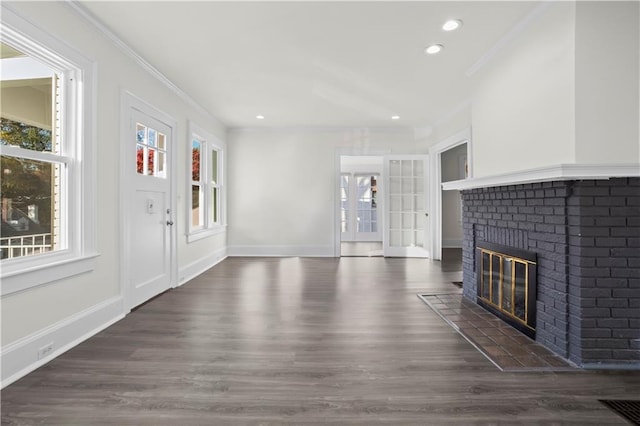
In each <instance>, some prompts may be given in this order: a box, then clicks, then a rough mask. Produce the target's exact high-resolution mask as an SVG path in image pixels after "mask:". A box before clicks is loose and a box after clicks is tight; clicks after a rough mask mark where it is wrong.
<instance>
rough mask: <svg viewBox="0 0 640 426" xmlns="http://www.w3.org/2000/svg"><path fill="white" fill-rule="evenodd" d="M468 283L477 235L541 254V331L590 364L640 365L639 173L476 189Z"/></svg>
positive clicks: (473, 282)
mask: <svg viewBox="0 0 640 426" xmlns="http://www.w3.org/2000/svg"><path fill="white" fill-rule="evenodd" d="M462 198H463V206H464V207H463V226H464V244H463V271H464V272H463V275H464V279H463V281H464V284H463V292H464V295H465V297H467V298H468V299H471V300H474V301H477V299H478V284H477V283H478V276H477V274H478V272H477V271H478V262H479V261H481V259H478V254H477V253H479V251H478V244H479V243H480V244H481V243H483V242H484V243H489V244H495V245H500V246H506V247H511V248H514V249H516V250H526V251H528V252H532V253H535V255H536V257H537V291H536V292H537V295H536V307H535V308H536V309H535V311H536V327H535V328H536V332H535V340H536V341H537V342H539V343H541V344H543V345H544V346H546V347H547V348H549V349H550V350H552V351H553V352H555V353H556V354H558V355H560V356H563V357H565V358H567V359H569V360H571V361H572V362H574V363H576V364H578V365H581V366H583V367H587V368H589V367H594V368H595V367H611V368H634V369H635V368H640V178H612V179H605V180H572V181H554V182H543V183H530V184H521V185H510V186H497V187H489V188H479V189H468V190H464V191H462Z"/></svg>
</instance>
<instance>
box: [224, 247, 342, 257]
mask: <svg viewBox="0 0 640 426" xmlns="http://www.w3.org/2000/svg"><path fill="white" fill-rule="evenodd" d="M227 254H228V255H229V256H234V257H243V256H247V257H291V256H295V257H334V254H333V246H229V247H228V248H227Z"/></svg>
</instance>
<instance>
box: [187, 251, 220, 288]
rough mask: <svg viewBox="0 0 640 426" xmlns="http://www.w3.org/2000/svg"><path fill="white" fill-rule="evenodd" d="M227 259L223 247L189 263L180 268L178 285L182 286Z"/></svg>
mask: <svg viewBox="0 0 640 426" xmlns="http://www.w3.org/2000/svg"><path fill="white" fill-rule="evenodd" d="M226 258H227V248H226V247H223V248H221V249H219V250H216V251H214V252H213V253H210V254H208V255H206V256H204V257H201V258H200V259H198V260H196V261H194V262H191V263H189V264H188V265H186V266H184V267H182V268H180V271H179V275H178V285H179V286H180V285H182V284H184V283H186V282H187V281H190V280H192V279H194V278H195V277H197V276H198V275H200V274H201V273H203V272H204V271H206V270H207V269H209V268H211V267H213V266H215V265H217V264H218V263H220V262H222V261H223V260H225V259H226Z"/></svg>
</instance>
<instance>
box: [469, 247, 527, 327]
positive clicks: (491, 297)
mask: <svg viewBox="0 0 640 426" xmlns="http://www.w3.org/2000/svg"><path fill="white" fill-rule="evenodd" d="M477 256H478V303H479V304H480V305H482V306H484V307H485V308H486V309H488V310H490V311H492V312H493V313H494V314H496V315H497V316H499V317H500V318H502V319H503V320H505V321H506V322H508V323H509V324H511V325H513V326H514V327H516V328H517V329H519V330H520V331H522V332H523V333H525V334H527V335H529V336H531V337H535V329H536V310H535V307H536V300H535V299H536V255H535V253H531V252H528V251H524V250H519V249H514V248H510V247H505V246H498V245H496V244H489V243H483V244H482V246H478V247H477Z"/></svg>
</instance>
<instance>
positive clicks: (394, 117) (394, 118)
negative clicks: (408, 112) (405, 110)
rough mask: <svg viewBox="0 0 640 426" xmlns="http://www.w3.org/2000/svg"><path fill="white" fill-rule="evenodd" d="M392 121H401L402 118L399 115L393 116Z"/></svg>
mask: <svg viewBox="0 0 640 426" xmlns="http://www.w3.org/2000/svg"><path fill="white" fill-rule="evenodd" d="M391 119H392V120H400V116H399V115H392V116H391Z"/></svg>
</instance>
